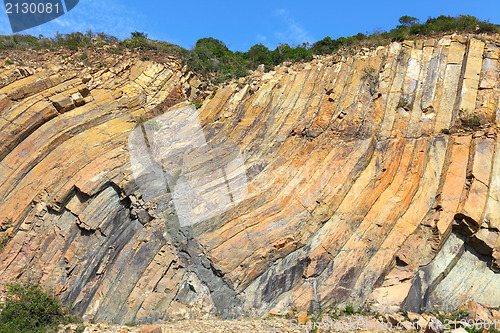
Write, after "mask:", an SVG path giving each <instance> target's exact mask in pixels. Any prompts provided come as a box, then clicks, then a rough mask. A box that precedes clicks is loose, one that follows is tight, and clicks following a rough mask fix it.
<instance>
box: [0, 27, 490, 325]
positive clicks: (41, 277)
mask: <svg viewBox="0 0 500 333" xmlns="http://www.w3.org/2000/svg"><path fill="white" fill-rule="evenodd" d="M498 45H500V41H497V40H495V38H494V37H491V36H490V37H488V38H482V39H480V38H478V37H473V36H460V35H453V36H444V37H442V38H440V39H426V40H418V41H415V42H413V41H405V42H404V43H393V44H391V45H389V46H386V47H378V48H376V49H371V50H368V49H363V50H362V51H360V52H359V53H357V54H356V55H353V56H349V57H338V56H337V57H334V56H324V57H318V58H316V59H314V60H313V61H312V62H310V63H306V64H294V65H292V66H286V65H282V66H278V67H276V68H275V70H274V71H272V72H269V73H261V72H255V73H253V74H252V75H251V76H250V77H249V78H246V79H242V80H240V82H234V83H230V84H227V85H226V86H225V87H223V88H220V89H219V90H217V91H216V92H214V94H212V95H209V96H207V97H206V98H204V96H206V94H205V93H202V92H201V87H200V84H201V83H200V81H199V80H198V79H196V78H193V75H192V74H191V73H189V72H186V70H185V69H184V70H183V69H181V66H180V65H179V64H178V62H176V61H175V59H171V61H170V62H166V63H155V62H150V61H142V60H139V59H138V58H137V59H136V58H127V57H120V56H111V55H110V56H109V57H108V58H107V59H105V61H106V62H107V64H108V66H107V67H105V68H101V69H94V70H85V71H81V70H76V69H74V68H72V67H71V66H66V65H56V64H54V63H53V62H51V61H47V62H45V63H43V64H40V65H38V66H33V67H19V66H15V65H9V66H3V67H2V68H1V69H0V83H1V85H0V87H1V88H0V128H1V131H0V136H1V140H0V230H1V232H2V234H3V237H4V239H5V240H6V245H5V246H4V247H3V248H2V249H1V250H0V274H1V276H2V283H3V284H6V283H12V282H15V281H23V280H30V281H32V282H37V283H41V284H42V285H44V286H47V287H51V288H54V290H55V291H56V293H57V294H58V295H60V296H61V297H62V298H63V299H64V300H65V301H66V302H68V303H69V304H72V307H73V309H74V311H75V312H76V313H79V314H81V315H83V316H84V318H86V319H88V320H90V319H92V320H95V321H109V322H117V323H128V322H147V321H154V320H160V319H168V318H179V317H186V316H189V315H190V313H192V312H193V311H194V309H202V310H205V311H217V312H220V313H222V314H223V315H224V316H227V317H231V316H237V315H239V314H241V313H243V312H245V311H248V310H251V309H254V310H257V311H258V312H259V313H266V312H269V311H271V310H274V311H275V312H278V313H286V311H288V310H290V309H291V308H298V309H319V308H323V307H327V306H331V305H333V306H338V305H341V304H356V305H362V304H368V303H369V304H371V305H372V307H373V308H374V309H376V310H379V311H386V312H390V311H395V310H397V309H400V308H406V309H408V310H412V311H424V310H429V309H433V308H434V307H439V308H446V309H451V310H453V309H455V308H457V307H458V306H459V305H461V304H463V303H465V302H467V301H469V300H473V301H476V302H482V303H488V304H489V305H491V306H499V305H500V292H499V291H498V288H495V286H498V285H499V283H500V275H499V274H498V273H497V272H498V270H499V268H500V239H499V237H498V235H499V228H500V216H499V214H500V213H499V212H500V154H499V153H498V151H499V149H500V141H499V139H498V136H497V133H498V131H497V128H498V123H499V119H500V118H499V116H500V105H499V97H500V92H499V80H500V78H499V74H500V63H499V57H500V48H499V46H498ZM196 98H197V99H198V100H200V99H201V98H204V102H203V106H202V107H201V108H200V109H199V110H197V111H196V110H194V109H192V112H193V113H196V114H199V117H198V121H199V124H200V126H201V128H202V129H203V135H204V137H205V141H206V142H203V143H201V144H200V145H201V146H203V145H204V144H207V147H213V151H212V152H208V151H209V149H208V150H206V151H207V154H213V155H210V156H209V157H202V156H201V155H202V153H203V152H204V150H200V149H198V150H196V149H195V150H194V151H193V150H191V151H190V153H189V155H182V156H184V158H187V157H186V156H191V157H190V158H191V160H190V162H191V163H190V164H186V165H189V171H183V170H179V173H175V172H173V173H166V171H165V170H167V169H166V167H165V166H163V167H162V166H161V164H162V163H163V162H164V161H163V162H162V161H160V162H158V163H156V162H155V163H156V164H155V165H156V166H157V167H158V168H157V169H158V170H159V171H158V173H153V172H152V171H151V169H148V168H145V167H143V168H142V169H141V168H136V169H134V156H132V155H133V154H132V152H131V149H132V148H131V147H133V146H131V145H132V144H133V143H134V142H138V143H137V144H138V145H139V146H140V145H142V146H141V147H143V148H141V149H142V151H146V150H148V151H149V150H150V153H151V152H152V153H153V154H155V152H156V153H158V152H161V149H162V148H161V147H160V146H159V145H161V141H158V140H157V141H154V142H153V141H149V139H151V138H152V137H151V135H152V133H153V132H154V134H155V135H157V133H161V132H162V126H164V125H165V123H162V119H163V121H164V122H165V120H164V119H174V118H173V117H170V118H164V116H165V115H171V114H169V112H175V110H179V108H182V107H184V108H186V107H189V103H186V102H183V100H195V99H196ZM161 117H163V118H161ZM153 118H154V119H153ZM149 119H151V120H149ZM155 119H157V120H155ZM148 120H149V121H148ZM169 121H170V122H173V121H174V120H169ZM143 122H145V124H144V123H143ZM148 124H149V125H148ZM148 126H149V127H148ZM155 126H156V127H157V128H156V127H155ZM163 128H165V127H163ZM193 128H196V127H193ZM141 131H142V132H141ZM151 131H153V132H151ZM192 131H195V129H193V130H192ZM178 133H184V132H182V130H179V131H178ZM187 133H194V132H187ZM143 136H144V140H145V141H144V142H143V143H141V142H142V141H141V140H143V138H142V137H143ZM178 136H180V134H179V135H178ZM172 137H175V132H169V133H163V136H161V137H160V138H162V140H168V139H169V138H172ZM131 138H133V140H132V139H131ZM183 138H184V139H185V140H187V143H186V145H185V146H189V147H192V146H193V145H194V146H196V145H197V144H198V143H199V142H198V141H196V140H197V139H196V140H195V139H193V138H194V136H190V135H184V137H183ZM134 140H135V141H134ZM137 140H138V141H137ZM190 140H191V141H190ZM173 141H174V142H175V141H176V140H175V139H173ZM195 141H196V142H195ZM197 142H198V143H197ZM177 144H178V142H177ZM162 147H165V145H163V146H162ZM172 147H173V146H172ZM176 147H177V148H179V147H180V145H179V146H176ZM183 147H184V146H183ZM221 147H222V148H221ZM227 147H237V148H235V149H236V150H237V149H239V153H240V156H241V158H242V159H241V161H243V163H244V169H243V171H242V168H241V167H239V164H235V163H233V164H231V165H230V166H231V167H228V168H225V169H224V165H228V164H227V163H229V162H228V160H231V159H233V158H234V156H235V153H234V152H233V151H230V150H231V149H229V148H227ZM177 148H176V149H177ZM179 149H180V148H179ZM183 149H184V148H183ZM138 151H139V152H140V151H141V150H140V149H139V150H138ZM200 151H201V152H200ZM217 151H220V152H222V153H221V154H222V155H220V156H219V155H217V154H216V153H214V152H217ZM179 154H180V153H176V154H174V155H175V156H177V157H178V156H180V155H179ZM144 156H146V155H144ZM169 156H173V155H172V154H171V155H169ZM136 160H137V161H139V162H140V161H143V158H142V159H141V158H139V159H136ZM212 162H213V163H215V166H217V167H222V168H223V169H224V170H225V171H224V177H226V178H224V179H225V182H224V181H222V182H221V183H225V184H229V185H230V186H229V185H228V191H229V193H230V194H231V193H233V195H230V196H229V197H228V198H230V199H231V200H230V201H228V202H230V203H232V204H231V205H228V206H227V207H226V206H224V207H225V208H224V209H223V210H222V211H221V210H217V211H216V210H214V212H217V215H215V216H213V215H214V214H207V217H208V218H205V219H198V220H196V223H193V224H191V225H189V224H188V225H186V224H185V223H184V224H182V223H181V224H180V223H179V219H178V218H177V210H178V208H179V206H177V207H176V205H177V204H178V202H180V201H176V200H177V199H178V200H181V199H182V198H177V197H176V195H177V196H179V195H178V194H176V193H181V192H176V190H175V189H176V185H175V184H180V183H179V182H178V179H181V181H182V180H183V179H186V178H185V177H188V176H187V174H189V173H190V175H191V176H192V177H195V178H196V177H197V179H198V182H197V184H198V185H197V186H198V187H199V188H203V193H204V194H205V197H202V198H206V197H207V196H214V195H215V193H219V192H216V188H217V186H218V185H217V184H216V183H217V179H215V178H210V177H211V176H212V175H213V174H211V173H210V172H208V171H206V170H208V169H209V165H212V164H210V163H212ZM140 163H143V164H144V162H140ZM151 163H153V162H151ZM153 164H154V163H153ZM153 164H151V165H153ZM144 165H145V164H144ZM144 165H143V166H144ZM210 168H211V166H210ZM139 169H140V170H141V172H142V174H141V177H143V178H141V179H142V180H139V179H138V176H137V174H136V173H135V172H136V171H137V170H139ZM172 170H173V169H172ZM148 172H149V173H148ZM163 172H165V175H163V174H162V173H163ZM183 172H187V173H186V174H184V173H183ZM242 174H243V176H244V178H241V177H242ZM185 175H186V176H185ZM163 176H165V177H167V179H166V180H165V179H161V177H163ZM205 176H206V179H204V177H205ZM148 177H149V178H148ZM158 177H159V178H158ZM179 177H180V178H179ZM183 177H184V178H183ZM221 177H222V176H221ZM238 177H239V178H238ZM228 179H229V180H228ZM231 179H233V180H234V179H239V180H241V179H245V180H246V182H238V183H235V182H231ZM158 182H160V183H161V184H167V183H168V185H169V186H168V188H166V187H165V186H163V187H158V186H156V185H155V184H158ZM235 184H237V187H238V188H237V189H236V188H235V187H234V186H236V185H235ZM155 186H156V187H155ZM211 186H212V187H211ZM243 187H244V188H243ZM182 193H184V192H182ZM196 193H198V192H196ZM200 193H201V192H200ZM235 193H236V194H238V195H237V196H235V195H234V194H235ZM243 194H244V195H243ZM176 198H177V199H176ZM215 199H217V200H218V199H219V197H214V200H213V202H211V203H210V205H212V206H210V205H209V204H207V205H206V206H205V208H206V207H215V206H213V205H219V206H218V207H219V208H220V204H221V203H220V202H218V201H217V200H215ZM188 201H190V200H188ZM191 201H193V200H191ZM209 209H212V208H209Z"/></svg>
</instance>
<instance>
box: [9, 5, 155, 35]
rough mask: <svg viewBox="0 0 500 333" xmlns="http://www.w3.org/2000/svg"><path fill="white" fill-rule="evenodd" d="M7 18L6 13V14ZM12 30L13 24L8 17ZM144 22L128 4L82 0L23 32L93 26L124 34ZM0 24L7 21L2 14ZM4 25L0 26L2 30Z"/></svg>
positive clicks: (81, 29) (97, 30) (48, 31)
mask: <svg viewBox="0 0 500 333" xmlns="http://www.w3.org/2000/svg"><path fill="white" fill-rule="evenodd" d="M5 19H6V20H7V17H6V16H5ZM6 22H7V23H6V24H7V27H8V28H9V29H8V31H6V32H5V33H7V34H10V33H12V31H11V30H10V25H9V24H8V21H6ZM141 22H147V20H146V18H145V17H144V15H143V14H141V13H138V12H134V11H131V10H130V8H128V7H127V6H126V5H124V4H121V3H119V2H117V1H112V0H80V2H79V3H78V5H77V6H76V7H75V8H74V9H72V10H71V11H69V12H67V13H66V14H64V15H63V16H61V17H58V18H57V19H55V20H53V21H50V22H47V23H45V24H42V25H40V26H37V27H34V28H31V29H28V30H25V31H22V32H20V33H22V34H31V35H35V36H38V35H39V34H43V35H45V36H51V35H54V34H55V33H56V32H61V33H69V32H75V31H80V32H85V31H87V30H92V31H94V32H101V31H103V32H105V33H108V34H110V35H113V36H116V37H119V38H125V37H128V36H129V35H130V32H132V31H134V30H144V29H141V26H142V25H141ZM0 24H1V28H3V26H4V24H3V21H2V18H1V17H0ZM2 31H3V29H0V32H2Z"/></svg>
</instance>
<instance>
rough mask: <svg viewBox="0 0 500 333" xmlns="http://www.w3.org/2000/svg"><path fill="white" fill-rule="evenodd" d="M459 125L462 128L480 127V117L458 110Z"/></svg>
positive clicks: (473, 113)
mask: <svg viewBox="0 0 500 333" xmlns="http://www.w3.org/2000/svg"><path fill="white" fill-rule="evenodd" d="M460 123H461V125H462V126H463V127H467V128H474V127H478V126H479V125H481V116H480V115H479V114H477V113H475V112H467V111H465V110H462V109H460Z"/></svg>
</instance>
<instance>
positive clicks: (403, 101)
mask: <svg viewBox="0 0 500 333" xmlns="http://www.w3.org/2000/svg"><path fill="white" fill-rule="evenodd" d="M412 107H413V105H411V103H410V101H409V100H408V99H407V98H406V97H404V96H401V97H400V98H399V102H398V105H396V110H397V109H399V108H403V109H405V110H407V111H409V110H411V108H412Z"/></svg>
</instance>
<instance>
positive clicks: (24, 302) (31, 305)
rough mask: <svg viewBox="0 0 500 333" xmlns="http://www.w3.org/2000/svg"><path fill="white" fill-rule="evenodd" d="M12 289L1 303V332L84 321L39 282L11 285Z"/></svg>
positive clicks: (28, 331)
mask: <svg viewBox="0 0 500 333" xmlns="http://www.w3.org/2000/svg"><path fill="white" fill-rule="evenodd" d="M8 293H9V297H7V300H6V302H5V304H3V305H2V307H1V309H2V311H1V312H0V333H11V332H18V333H24V332H26V333H39V332H47V331H50V330H55V329H56V327H57V326H58V325H60V324H68V323H70V322H79V321H80V320H79V319H78V318H77V317H75V316H71V315H70V314H69V312H68V311H67V310H66V309H65V308H64V307H63V306H62V305H61V303H60V302H59V301H58V300H57V299H55V298H54V297H52V296H51V295H49V294H48V293H46V292H44V291H43V290H42V289H41V287H40V286H39V285H36V284H31V283H26V284H24V285H19V284H16V285H9V291H8Z"/></svg>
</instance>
